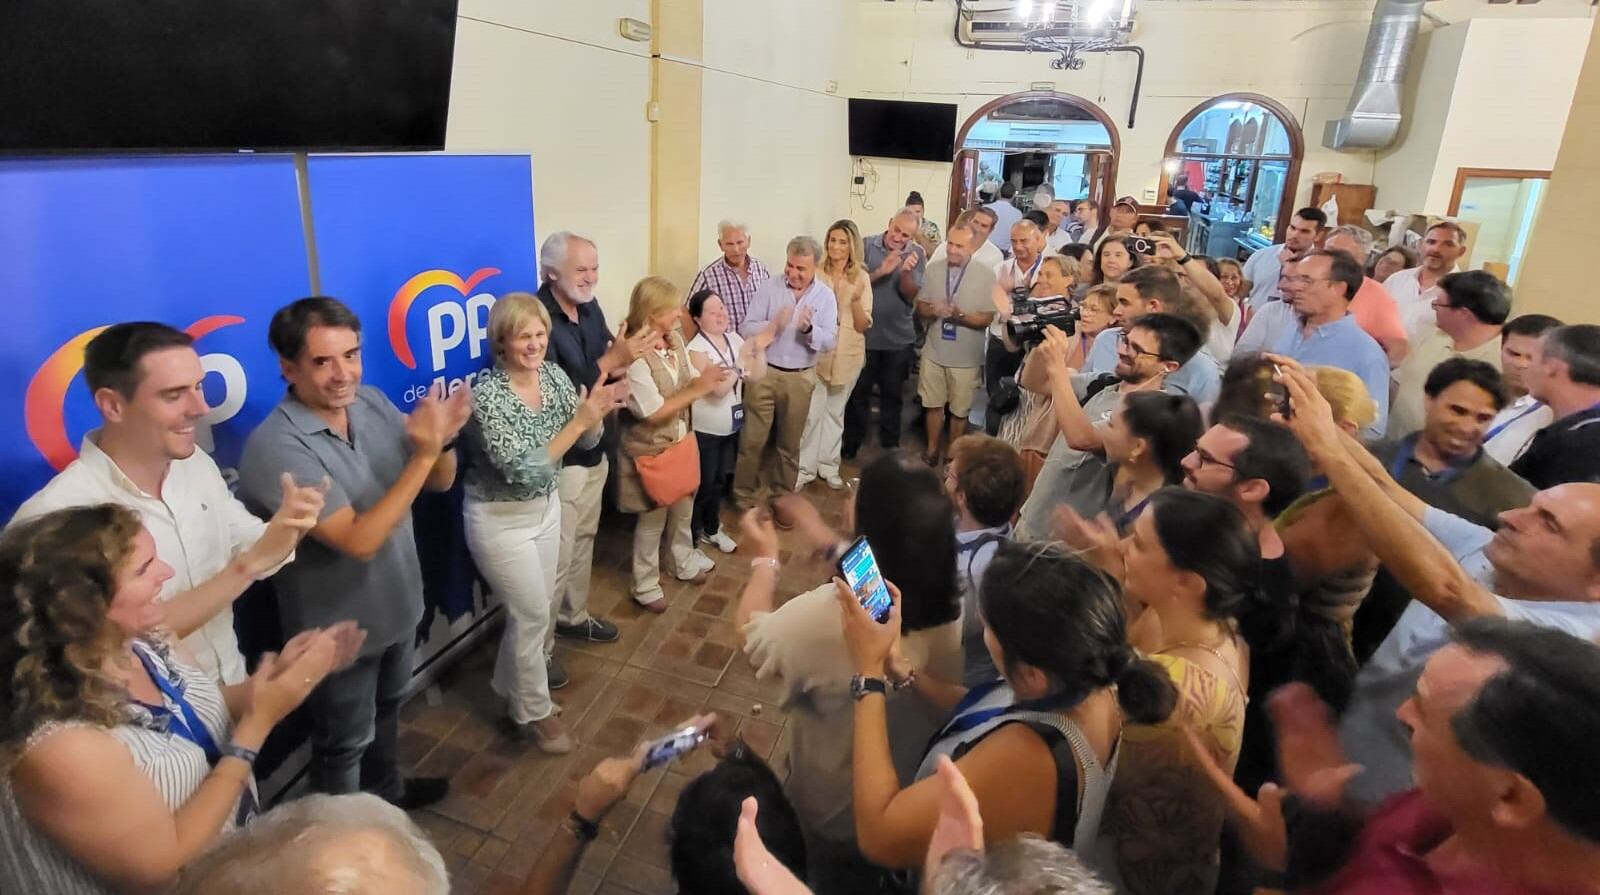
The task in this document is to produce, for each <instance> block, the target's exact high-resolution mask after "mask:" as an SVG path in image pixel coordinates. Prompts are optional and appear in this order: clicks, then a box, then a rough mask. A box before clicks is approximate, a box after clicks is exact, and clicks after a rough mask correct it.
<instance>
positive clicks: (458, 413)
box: [406, 383, 472, 455]
mask: <svg viewBox="0 0 1600 895" xmlns="http://www.w3.org/2000/svg"><path fill="white" fill-rule="evenodd" d="M471 417H472V389H471V388H470V387H469V386H467V385H465V384H463V385H462V386H461V387H460V388H458V389H456V390H455V391H454V392H452V393H451V394H450V395H449V396H448V397H445V396H444V386H443V385H441V384H438V383H435V384H434V386H433V387H432V388H430V389H428V393H427V394H426V395H423V396H422V397H421V398H420V399H418V401H417V406H416V407H413V408H412V409H411V415H410V416H408V417H406V434H407V435H408V436H410V438H411V445H412V447H414V448H415V449H416V450H417V451H418V452H419V453H423V454H434V455H437V454H439V453H441V452H443V450H444V445H445V443H446V442H448V441H449V440H450V439H452V438H454V437H456V433H458V432H460V431H461V427H462V426H465V425H466V424H467V420H468V419H471Z"/></svg>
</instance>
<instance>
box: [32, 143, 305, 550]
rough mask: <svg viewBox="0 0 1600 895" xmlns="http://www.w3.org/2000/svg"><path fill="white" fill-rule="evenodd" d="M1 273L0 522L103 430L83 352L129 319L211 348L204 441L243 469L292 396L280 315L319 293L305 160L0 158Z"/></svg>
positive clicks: (227, 463)
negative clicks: (305, 209)
mask: <svg viewBox="0 0 1600 895" xmlns="http://www.w3.org/2000/svg"><path fill="white" fill-rule="evenodd" d="M0 270H4V271H5V275H6V280H7V282H8V283H9V284H10V285H9V287H8V294H7V296H6V302H5V305H6V312H7V315H6V316H7V319H6V326H5V327H4V328H0V383H3V387H0V420H4V421H5V423H6V425H4V426H3V427H0V463H3V464H4V468H5V470H6V474H5V475H4V476H3V477H0V519H8V518H10V516H11V513H12V512H13V511H14V510H15V509H16V507H17V505H18V504H20V503H21V502H22V501H23V500H24V499H26V498H27V496H28V495H29V494H31V493H32V492H33V491H35V490H36V489H38V488H39V487H40V486H42V485H43V484H44V483H45V482H46V481H48V480H49V478H50V476H51V475H53V474H54V473H55V471H56V470H57V469H59V468H61V467H63V466H65V465H66V464H67V463H68V462H70V461H71V459H72V458H73V457H74V456H75V455H76V451H77V446H78V443H79V441H80V439H81V438H82V436H83V433H84V432H85V431H86V430H88V429H90V428H93V427H94V426H95V425H97V424H98V415H97V414H96V412H95V409H94V405H93V402H92V399H91V397H90V394H89V390H88V388H87V387H85V386H84V384H83V377H82V375H81V372H80V370H81V366H82V362H83V345H84V344H85V343H86V342H87V341H88V340H89V338H90V337H91V336H92V335H93V333H94V332H96V331H98V329H99V328H100V327H103V326H106V325H108V324H111V323H115V322H118V321H122V320H159V321H161V322H164V323H168V324H171V325H173V326H176V327H178V328H180V329H188V330H190V331H191V332H192V333H193V334H195V335H196V336H197V337H198V339H199V341H198V343H197V345H196V348H197V349H198V350H199V352H200V354H201V356H202V358H203V360H204V363H205V365H206V368H207V369H208V370H209V371H211V375H209V376H208V377H207V379H206V398H207V400H208V401H209V402H210V403H211V405H212V407H213V410H212V412H211V414H210V415H208V417H207V418H206V421H207V425H206V426H204V427H202V429H201V437H200V440H201V444H202V445H203V446H206V447H208V448H209V447H212V445H211V443H210V442H209V441H208V438H210V437H213V436H214V438H215V445H214V447H215V454H216V457H217V460H218V462H219V463H221V464H222V465H223V466H224V467H231V466H232V465H233V464H234V462H236V461H237V459H238V453H239V450H240V448H241V447H242V446H243V440H244V437H245V436H246V435H248V434H249V432H250V430H251V429H252V428H253V427H254V426H255V424H256V423H257V422H258V421H259V420H260V419H261V418H262V416H264V415H265V413H266V412H267V410H269V409H270V408H271V407H272V405H273V404H274V403H276V402H277V400H278V398H279V397H280V395H281V394H282V393H281V391H280V388H279V386H278V377H277V364H276V362H275V361H274V360H273V359H272V357H271V352H270V351H269V349H268V348H267V344H266V324H267V320H268V317H269V316H270V314H271V313H272V311H273V309H275V308H277V307H278V306H280V305H282V304H284V303H285V302H287V301H289V300H290V299H293V298H296V297H299V296H301V295H305V294H306V293H307V291H308V290H309V287H310V277H309V274H308V270H307V264H306V248H305V243H304V239H303V234H302V227H301V220H300V207H299V198H298V192H297V188H296V185H295V172H294V163H293V159H292V158H291V157H290V156H286V155H285V156H256V157H227V158H200V157H196V158H144V159H61V160H44V161H37V160H35V161H21V160H18V161H0Z"/></svg>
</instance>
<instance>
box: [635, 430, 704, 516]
mask: <svg viewBox="0 0 1600 895" xmlns="http://www.w3.org/2000/svg"><path fill="white" fill-rule="evenodd" d="M633 465H634V466H636V467H638V469H639V481H640V482H641V483H642V484H643V485H644V493H646V494H648V495H650V499H651V500H653V501H655V503H656V506H660V507H670V506H672V505H673V504H675V503H677V502H678V501H680V500H682V499H684V498H685V497H688V496H689V495H691V494H693V493H694V492H695V491H696V490H698V489H699V488H700V445H699V443H698V442H697V441H696V439H695V438H694V437H693V436H686V437H684V438H680V439H678V441H677V442H676V443H675V444H673V445H672V447H669V448H667V449H666V450H664V451H662V452H661V453H659V454H651V455H649V456H647V457H635V458H633Z"/></svg>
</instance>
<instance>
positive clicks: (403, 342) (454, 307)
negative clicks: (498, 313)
mask: <svg viewBox="0 0 1600 895" xmlns="http://www.w3.org/2000/svg"><path fill="white" fill-rule="evenodd" d="M498 273H500V269H499V268H496V267H480V268H478V269H477V270H475V271H473V272H472V275H471V276H469V277H467V278H466V279H465V280H463V279H461V277H459V276H457V275H456V274H455V273H454V272H452V271H448V270H425V271H423V272H422V273H419V274H417V275H416V276H414V277H412V278H411V279H409V280H406V282H405V285H403V286H401V287H400V290H399V291H398V292H396V293H395V294H394V299H393V300H391V301H390V302H389V346H390V347H391V348H393V349H394V356H395V357H396V358H398V359H399V361H400V363H402V364H405V365H406V368H407V369H411V370H415V369H416V368H417V358H416V355H414V354H413V353H412V352H411V343H410V341H409V340H408V339H407V338H406V314H407V313H409V312H410V310H411V305H412V303H414V302H415V301H416V300H417V298H418V296H420V295H421V294H422V293H423V292H426V291H427V290H429V289H432V288H434V287H436V286H448V287H450V288H451V289H453V290H455V291H456V292H457V293H458V294H459V295H460V296H461V298H462V299H463V301H457V300H455V299H454V298H451V299H448V300H444V301H436V302H434V303H433V304H432V305H430V306H429V307H428V351H429V353H430V357H429V360H430V361H431V362H432V364H433V372H435V373H437V372H439V371H440V370H443V369H444V365H445V353H446V352H448V351H450V350H452V349H454V348H459V347H460V346H461V344H462V343H463V342H466V344H467V353H468V355H469V356H470V357H472V358H473V359H474V360H476V359H478V358H480V357H482V356H483V343H484V342H485V341H487V340H488V337H489V330H488V326H489V308H490V307H492V306H493V305H494V301H495V298H494V296H493V295H490V294H489V293H487V292H480V293H478V294H477V295H473V294H472V290H473V289H475V288H477V286H478V284H479V283H482V282H483V281H484V280H487V279H488V278H490V277H492V276H494V275H496V274H498Z"/></svg>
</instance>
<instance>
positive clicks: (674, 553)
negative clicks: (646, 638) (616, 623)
mask: <svg viewBox="0 0 1600 895" xmlns="http://www.w3.org/2000/svg"><path fill="white" fill-rule="evenodd" d="M693 515H694V495H692V494H691V495H689V496H688V497H685V498H683V499H682V500H680V501H678V502H677V503H675V504H673V505H672V506H670V507H656V508H655V509H653V510H650V511H648V512H644V513H640V514H639V521H638V522H636V523H635V524H634V526H633V598H634V599H635V600H636V601H638V602H639V603H640V604H644V603H654V602H655V601H657V600H660V599H663V598H664V595H663V594H662V593H661V535H662V533H663V532H665V533H666V536H667V550H668V552H669V553H670V554H671V557H672V569H671V570H670V571H672V572H674V573H677V572H678V571H681V570H682V569H685V568H687V567H688V565H689V554H690V553H693V552H694V539H693V537H692V536H691V535H690V533H689V518H690V517H691V516H693Z"/></svg>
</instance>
